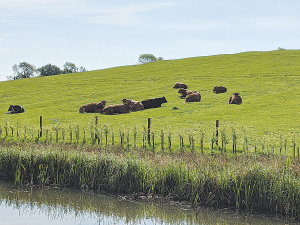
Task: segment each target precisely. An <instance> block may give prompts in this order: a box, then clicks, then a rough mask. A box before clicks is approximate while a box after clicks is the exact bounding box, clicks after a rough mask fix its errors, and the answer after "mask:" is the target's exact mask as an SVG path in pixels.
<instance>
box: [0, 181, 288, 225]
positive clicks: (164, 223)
mask: <svg viewBox="0 0 300 225" xmlns="http://www.w3.org/2000/svg"><path fill="white" fill-rule="evenodd" d="M287 223H289V224H291V222H290V221H284V220H279V219H276V218H269V217H266V216H258V215H256V216H248V215H246V216H243V215H241V214H234V213H231V212H229V211H226V210H220V211H209V210H208V209H199V208H198V209H197V210H196V209H191V208H189V207H188V206H186V205H185V206H183V205H182V206H181V205H178V204H173V205H172V204H171V205H170V204H163V203H161V202H147V201H128V200H122V199H121V198H115V197H109V196H104V195H99V194H95V193H90V192H82V191H74V190H59V189H54V188H28V187H22V188H16V187H14V186H13V185H11V184H7V183H0V225H12V224H30V225H34V224H43V225H46V224H62V225H64V224H80V225H84V224H97V225H106V224H109V225H111V224H126V225H131V224H132V225H133V224H145V225H148V224H149V225H150V224H161V225H168V224H178V225H196V224H287Z"/></svg>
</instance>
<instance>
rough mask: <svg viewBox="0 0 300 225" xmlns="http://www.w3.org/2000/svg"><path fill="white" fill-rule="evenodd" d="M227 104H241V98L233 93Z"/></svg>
mask: <svg viewBox="0 0 300 225" xmlns="http://www.w3.org/2000/svg"><path fill="white" fill-rule="evenodd" d="M228 104H238V105H239V104H242V97H241V96H240V94H239V93H237V92H235V93H234V94H233V96H231V97H230V98H229V101H228Z"/></svg>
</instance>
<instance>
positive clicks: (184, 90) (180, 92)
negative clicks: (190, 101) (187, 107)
mask: <svg viewBox="0 0 300 225" xmlns="http://www.w3.org/2000/svg"><path fill="white" fill-rule="evenodd" d="M178 93H179V94H181V98H185V97H186V96H188V95H189V94H192V93H193V91H190V90H187V89H184V88H179V90H178Z"/></svg>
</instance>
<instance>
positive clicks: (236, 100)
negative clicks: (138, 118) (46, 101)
mask: <svg viewBox="0 0 300 225" xmlns="http://www.w3.org/2000/svg"><path fill="white" fill-rule="evenodd" d="M173 88H177V89H179V90H178V93H179V94H181V96H180V97H181V98H185V102H199V101H200V100H201V95H200V93H199V92H198V91H191V90H188V89H187V88H188V86H187V85H186V84H184V83H179V82H177V83H175V85H174V87H173ZM213 92H214V93H216V94H219V93H225V92H227V88H226V87H224V86H215V87H214V89H213ZM122 102H123V104H117V105H109V106H107V107H105V106H106V103H107V101H101V102H99V103H88V104H84V105H83V106H81V107H80V109H79V112H80V113H105V114H107V115H113V114H122V113H130V112H135V111H140V110H144V109H151V108H158V107H161V105H162V104H163V103H166V102H167V99H166V98H165V97H161V98H154V99H146V100H143V101H141V102H139V101H135V100H131V99H125V98H124V99H122ZM241 103H242V97H241V96H240V95H239V93H237V92H236V93H234V94H233V95H232V96H231V97H230V98H229V101H228V104H241ZM23 112H25V110H24V108H23V107H22V106H20V105H10V107H9V109H8V112H6V114H15V113H23Z"/></svg>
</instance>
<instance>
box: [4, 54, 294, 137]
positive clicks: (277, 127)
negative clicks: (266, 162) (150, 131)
mask: <svg viewBox="0 0 300 225" xmlns="http://www.w3.org/2000/svg"><path fill="white" fill-rule="evenodd" d="M177 81H178V82H184V83H186V84H188V86H189V88H188V89H190V90H197V91H199V92H200V93H201V96H202V99H201V102H194V103H184V99H180V98H179V94H178V93H177V91H178V90H177V89H173V85H174V84H175V82H177ZM299 81H300V50H282V51H271V52H246V53H240V54H233V55H216V56H208V57H195V58H187V59H179V60H164V61H158V62H155V63H148V64H144V65H136V66H124V67H117V68H111V69H105V70H97V71H90V72H85V73H77V74H67V75H57V76H50V77H37V78H31V79H23V80H14V81H5V82H0V96H1V102H0V117H1V119H0V125H1V122H2V127H3V126H4V124H5V123H9V124H16V123H19V124H20V126H23V125H24V124H28V126H36V127H37V128H38V126H39V116H43V125H44V127H49V129H50V128H51V127H52V126H57V125H58V124H59V126H66V127H68V126H70V123H71V124H72V125H80V126H85V127H88V126H89V124H90V123H91V121H92V119H93V118H94V117H95V114H80V113H79V112H78V110H79V108H80V106H81V105H83V104H85V103H89V102H99V101H101V100H107V101H108V103H107V105H110V104H119V103H121V99H123V98H128V99H134V100H144V99H147V98H154V97H162V96H165V97H166V99H167V100H168V103H166V104H163V105H162V107H161V108H157V109H148V110H144V111H139V112H132V113H130V114H122V115H104V114H97V116H98V121H99V123H100V124H105V125H108V127H110V129H114V130H115V131H116V132H118V130H119V129H120V127H122V128H124V129H127V128H128V129H131V130H132V129H133V127H134V126H136V127H137V128H138V130H139V132H140V131H142V127H143V125H145V126H146V125H147V118H149V117H150V118H152V123H153V127H154V128H155V130H156V131H160V129H163V130H165V131H167V130H169V131H172V132H173V133H176V132H178V131H183V132H187V131H188V130H191V129H192V128H195V129H196V130H197V129H204V130H205V129H206V130H207V129H211V131H213V130H214V126H215V121H216V120H217V119H219V120H220V123H221V126H222V125H226V126H235V127H243V128H245V129H246V130H247V131H248V132H255V133H257V134H263V133H266V132H267V133H268V132H269V133H270V132H271V133H276V134H279V133H280V132H281V133H284V134H286V133H288V132H296V133H298V132H299V130H300V129H299V128H300V121H299V118H300V82H299ZM215 85H224V86H226V87H227V89H228V91H227V93H224V94H218V95H217V94H214V93H213V92H212V90H213V87H214V86H215ZM234 92H239V93H240V95H241V96H242V98H243V103H242V104H241V105H229V104H227V102H228V99H229V97H230V96H231V95H232V93H234ZM10 104H20V105H22V106H23V107H24V108H25V113H23V114H14V115H7V114H5V112H6V111H7V109H8V107H9V105H10ZM175 107H177V108H178V109H174V108H175ZM209 132H210V131H209ZM206 136H210V134H207V135H206Z"/></svg>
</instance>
